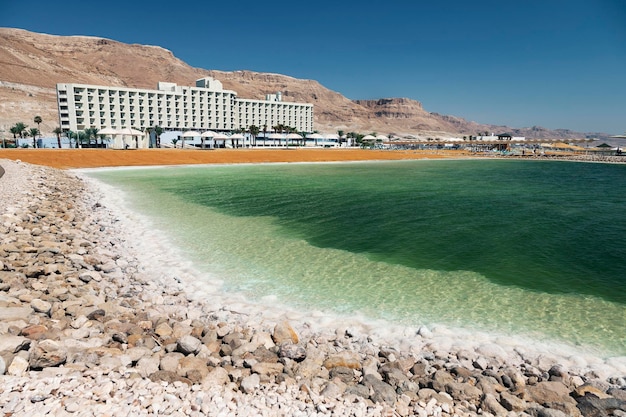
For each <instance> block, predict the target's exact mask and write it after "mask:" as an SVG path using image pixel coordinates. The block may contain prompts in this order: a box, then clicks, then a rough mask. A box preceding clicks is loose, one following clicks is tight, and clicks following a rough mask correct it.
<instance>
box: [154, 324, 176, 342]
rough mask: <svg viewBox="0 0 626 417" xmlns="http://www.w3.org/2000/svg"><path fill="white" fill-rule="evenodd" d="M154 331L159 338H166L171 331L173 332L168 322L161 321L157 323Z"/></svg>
mask: <svg viewBox="0 0 626 417" xmlns="http://www.w3.org/2000/svg"><path fill="white" fill-rule="evenodd" d="M154 333H156V334H157V335H159V336H160V337H161V338H167V337H169V336H171V335H172V333H174V331H173V330H172V328H171V327H170V325H169V324H167V323H165V322H163V323H160V324H158V325H157V326H156V327H155V329H154Z"/></svg>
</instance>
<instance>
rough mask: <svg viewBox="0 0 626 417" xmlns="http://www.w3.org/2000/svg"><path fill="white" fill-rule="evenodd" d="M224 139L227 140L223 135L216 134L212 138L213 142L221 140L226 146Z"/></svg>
mask: <svg viewBox="0 0 626 417" xmlns="http://www.w3.org/2000/svg"><path fill="white" fill-rule="evenodd" d="M226 139H228V136H226V135H225V134H223V133H216V134H215V136H213V142H215V141H218V140H222V141H224V144H226Z"/></svg>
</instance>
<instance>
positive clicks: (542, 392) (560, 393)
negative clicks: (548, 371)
mask: <svg viewBox="0 0 626 417" xmlns="http://www.w3.org/2000/svg"><path fill="white" fill-rule="evenodd" d="M525 393H526V395H527V397H528V400H530V401H532V402H536V403H537V404H548V403H560V402H570V403H574V404H575V400H574V399H573V398H571V397H570V395H569V394H570V391H569V389H568V388H567V386H565V384H563V383H562V382H558V381H544V382H540V383H538V384H537V385H532V386H527V387H526V390H525Z"/></svg>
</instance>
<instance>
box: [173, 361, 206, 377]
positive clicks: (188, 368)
mask: <svg viewBox="0 0 626 417" xmlns="http://www.w3.org/2000/svg"><path fill="white" fill-rule="evenodd" d="M192 371H194V373H195V375H194V376H193V377H192V375H191V372H192ZM176 373H177V374H178V375H181V376H186V377H187V378H189V379H191V380H192V381H193V382H200V381H202V380H203V379H204V378H205V377H206V376H207V375H208V374H209V368H208V367H207V365H206V360H204V359H201V358H197V357H195V356H186V357H183V358H181V359H180V360H179V361H178V368H177V369H176Z"/></svg>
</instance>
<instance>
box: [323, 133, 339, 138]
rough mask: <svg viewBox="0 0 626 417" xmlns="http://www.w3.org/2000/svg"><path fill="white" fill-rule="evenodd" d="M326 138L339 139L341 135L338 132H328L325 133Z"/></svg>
mask: <svg viewBox="0 0 626 417" xmlns="http://www.w3.org/2000/svg"><path fill="white" fill-rule="evenodd" d="M324 138H325V139H329V140H338V139H339V135H338V134H336V133H327V134H325V135H324Z"/></svg>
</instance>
